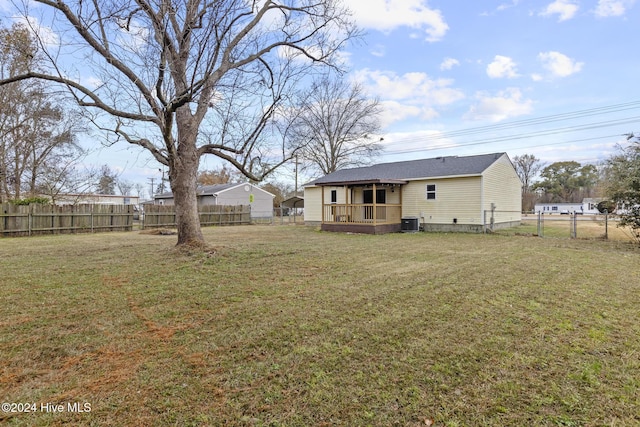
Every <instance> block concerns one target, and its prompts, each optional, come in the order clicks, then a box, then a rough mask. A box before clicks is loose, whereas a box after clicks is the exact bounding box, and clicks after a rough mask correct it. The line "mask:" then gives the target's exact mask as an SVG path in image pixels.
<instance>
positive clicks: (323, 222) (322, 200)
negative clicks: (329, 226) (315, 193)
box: [320, 187, 324, 224]
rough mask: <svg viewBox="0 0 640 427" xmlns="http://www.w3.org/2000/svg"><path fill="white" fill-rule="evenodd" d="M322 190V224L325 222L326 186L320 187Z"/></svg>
mask: <svg viewBox="0 0 640 427" xmlns="http://www.w3.org/2000/svg"><path fill="white" fill-rule="evenodd" d="M320 190H321V191H322V202H321V204H322V224H324V187H320Z"/></svg>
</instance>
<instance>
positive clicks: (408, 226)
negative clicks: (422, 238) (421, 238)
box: [401, 216, 420, 233]
mask: <svg viewBox="0 0 640 427" xmlns="http://www.w3.org/2000/svg"><path fill="white" fill-rule="evenodd" d="M401 230H402V232H403V233H415V232H416V231H419V230H420V221H419V220H418V218H417V217H415V216H408V217H405V218H402V227H401Z"/></svg>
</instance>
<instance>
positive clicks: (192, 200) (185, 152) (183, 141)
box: [169, 121, 205, 246]
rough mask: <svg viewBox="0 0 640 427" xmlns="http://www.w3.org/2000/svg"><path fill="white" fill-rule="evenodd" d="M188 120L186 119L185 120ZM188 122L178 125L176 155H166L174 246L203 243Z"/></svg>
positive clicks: (197, 159) (195, 163) (192, 134)
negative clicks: (175, 229) (171, 204)
mask: <svg viewBox="0 0 640 427" xmlns="http://www.w3.org/2000/svg"><path fill="white" fill-rule="evenodd" d="M187 122H188V121H187ZM190 125H191V123H184V122H183V123H182V126H178V129H179V131H178V139H179V141H180V142H179V143H178V147H177V153H176V154H177V155H176V156H175V157H171V156H170V158H169V180H170V183H171V191H172V192H173V201H174V204H175V210H176V224H177V226H178V244H177V245H178V246H203V245H204V244H205V243H204V236H203V235H202V231H201V229H200V218H199V216H198V198H197V196H196V187H197V177H198V166H199V163H200V157H199V156H198V150H197V148H196V142H195V140H196V137H195V135H196V134H195V132H193V129H192V128H191V126H190Z"/></svg>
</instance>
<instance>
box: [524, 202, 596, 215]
mask: <svg viewBox="0 0 640 427" xmlns="http://www.w3.org/2000/svg"><path fill="white" fill-rule="evenodd" d="M603 200H604V199H591V198H590V199H583V200H582V202H578V203H536V204H535V206H534V208H533V211H534V212H535V213H543V214H549V215H551V214H564V215H569V214H574V213H577V214H585V215H598V214H599V213H600V211H599V210H598V203H600V202H601V201H603Z"/></svg>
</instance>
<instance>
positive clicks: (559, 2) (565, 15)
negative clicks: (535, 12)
mask: <svg viewBox="0 0 640 427" xmlns="http://www.w3.org/2000/svg"><path fill="white" fill-rule="evenodd" d="M578 9H579V6H578V5H577V4H576V3H575V2H574V0H556V1H554V2H553V3H551V4H549V5H548V6H547V8H546V9H545V10H544V11H543V12H540V15H542V16H552V15H558V22H562V21H567V20H569V19H571V18H573V17H574V16H575V14H576V13H577V12H578Z"/></svg>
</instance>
